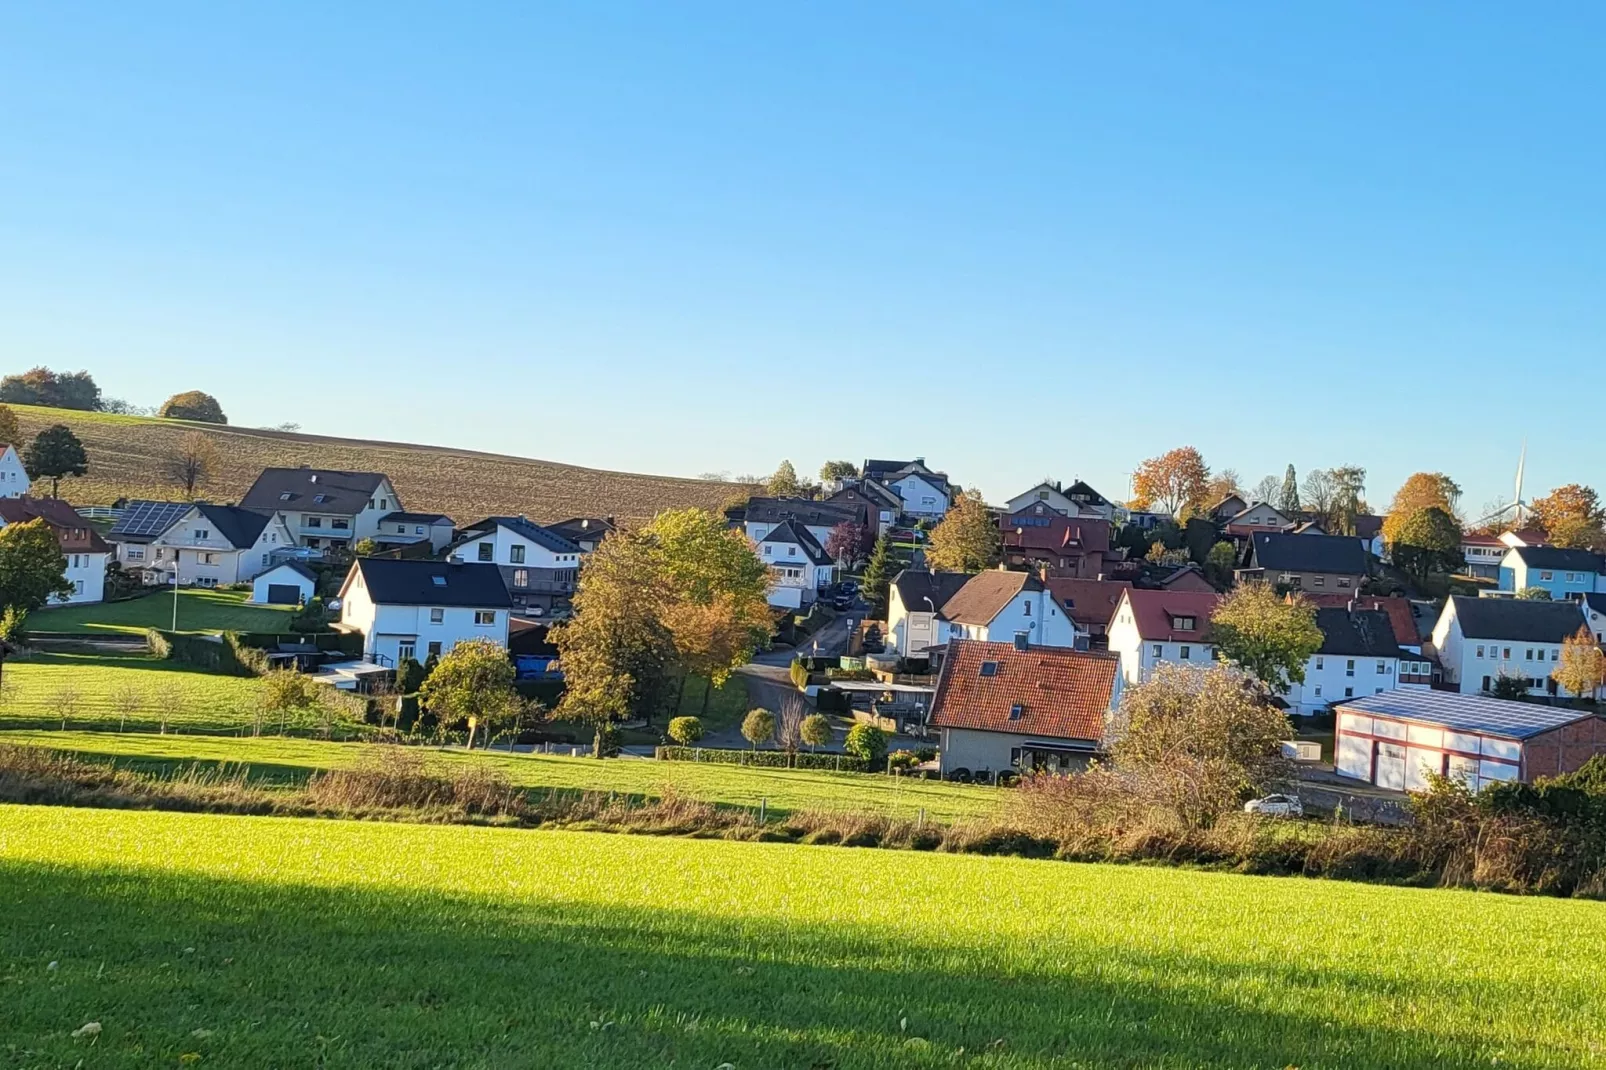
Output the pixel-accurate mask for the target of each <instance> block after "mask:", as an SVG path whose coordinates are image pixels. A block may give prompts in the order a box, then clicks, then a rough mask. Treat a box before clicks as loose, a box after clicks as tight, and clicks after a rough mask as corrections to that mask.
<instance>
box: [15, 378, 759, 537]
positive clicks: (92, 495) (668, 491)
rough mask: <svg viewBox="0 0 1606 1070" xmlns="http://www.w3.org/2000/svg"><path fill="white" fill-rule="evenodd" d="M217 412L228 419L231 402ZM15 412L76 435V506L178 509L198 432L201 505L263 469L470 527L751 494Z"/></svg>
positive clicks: (643, 478)
mask: <svg viewBox="0 0 1606 1070" xmlns="http://www.w3.org/2000/svg"><path fill="white" fill-rule="evenodd" d="M219 400H221V401H222V403H223V407H224V409H225V410H227V409H228V407H229V402H228V399H227V398H221V399H219ZM11 408H12V411H14V412H15V413H16V414H17V421H18V423H19V425H20V426H21V429H22V433H23V438H24V440H26V441H31V440H32V438H33V436H34V435H36V434H38V433H39V431H41V430H43V429H44V428H45V427H48V426H49V425H51V424H57V423H60V424H66V425H67V426H68V427H70V428H71V429H72V431H73V433H74V434H76V435H77V436H78V437H79V438H80V439H82V440H83V443H84V449H85V450H86V451H87V452H88V454H89V473H88V475H86V476H84V477H82V478H79V479H67V480H63V481H62V484H61V496H62V497H63V498H66V499H67V500H68V501H70V502H72V503H73V504H74V505H97V504H98V505H109V504H111V503H112V502H114V501H116V500H117V499H119V498H124V497H128V498H158V499H171V498H173V497H174V496H175V495H177V494H179V493H181V490H180V488H177V487H174V486H173V485H172V484H171V483H169V482H165V481H164V480H163V478H162V476H161V473H162V470H163V467H164V464H165V462H166V459H167V458H168V457H169V456H170V455H171V454H172V452H173V450H174V448H175V447H176V445H177V443H178V441H179V439H180V438H181V437H182V436H183V435H184V434H186V433H187V432H190V431H201V432H203V433H204V434H206V435H207V436H208V437H209V438H211V439H212V440H213V443H214V445H215V446H216V447H217V451H216V452H217V471H216V472H215V473H213V474H212V476H211V478H209V479H208V481H207V482H206V483H205V484H204V485H203V486H202V487H201V488H200V495H201V496H202V497H204V498H206V499H208V500H211V501H217V502H227V501H238V500H239V498H240V496H241V495H243V494H244V493H245V491H246V489H247V488H249V487H250V486H251V484H252V482H253V481H255V479H256V477H257V476H258V475H259V474H260V473H261V471H262V469H264V468H271V467H275V466H279V467H294V466H296V465H302V464H305V465H310V466H311V467H313V468H332V469H337V470H344V471H360V472H384V473H386V474H387V475H389V476H390V478H391V481H392V482H393V483H394V484H395V487H396V492H397V493H398V494H400V495H401V498H402V501H403V502H404V503H405V504H406V506H407V508H408V509H410V510H413V511H429V512H441V513H445V514H447V515H448V516H451V517H452V518H454V519H455V520H456V521H457V522H458V523H460V524H466V523H470V522H472V521H474V520H478V519H480V518H481V517H485V516H494V515H498V514H518V513H522V514H525V515H527V516H529V517H530V518H531V519H533V520H538V521H546V522H550V521H554V520H562V519H565V518H567V517H571V516H614V517H617V518H619V519H620V520H645V519H649V518H651V517H653V516H655V515H657V514H658V513H660V512H662V511H663V510H665V509H671V508H685V507H687V506H700V507H702V508H705V509H716V508H718V507H719V506H720V505H721V504H722V503H723V502H725V500H726V499H728V498H729V497H731V495H732V494H733V493H735V492H736V491H739V490H741V489H743V488H741V487H738V486H736V485H733V484H730V483H716V482H712V481H709V480H700V479H679V478H675V477H672V476H653V475H642V474H638V473H633V472H607V471H602V470H600V469H595V468H581V467H578V466H575V465H568V464H557V463H554V462H552V461H540V460H534V459H530V458H525V457H509V456H505V455H502V454H492V453H478V452H475V451H473V450H457V449H451V448H449V447H444V446H426V445H414V444H408V443H396V442H371V441H366V440H360V439H347V438H331V437H326V436H323V435H309V434H302V433H300V432H286V431H264V430H259V429H256V428H250V427H233V426H220V425H217V424H202V423H191V422H189V421H185V420H161V419H156V418H153V417H144V416H114V415H111V414H109V413H97V412H80V411H77V410H74V409H49V408H40V407H35V406H31V405H13V406H11Z"/></svg>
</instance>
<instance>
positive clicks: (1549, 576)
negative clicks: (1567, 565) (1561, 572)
mask: <svg viewBox="0 0 1606 1070" xmlns="http://www.w3.org/2000/svg"><path fill="white" fill-rule="evenodd" d="M1539 578H1540V579H1542V580H1553V579H1555V578H1556V574H1555V573H1554V572H1541V573H1540V574H1539Z"/></svg>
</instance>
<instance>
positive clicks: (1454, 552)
mask: <svg viewBox="0 0 1606 1070" xmlns="http://www.w3.org/2000/svg"><path fill="white" fill-rule="evenodd" d="M1395 515H1396V514H1394V513H1392V512H1391V513H1390V514H1389V520H1393V519H1394V517H1395ZM1387 526H1388V525H1387V523H1386V522H1385V525H1384V527H1385V529H1386V528H1387ZM1389 546H1390V549H1391V552H1392V554H1393V556H1394V563H1395V564H1397V565H1399V566H1400V567H1401V568H1403V569H1405V570H1406V571H1407V572H1409V573H1411V574H1412V575H1413V576H1415V577H1417V579H1419V580H1423V579H1426V578H1427V577H1428V575H1429V574H1430V573H1434V572H1440V573H1445V572H1453V571H1455V570H1456V569H1458V568H1460V567H1461V566H1462V565H1464V564H1465V563H1466V560H1465V558H1464V557H1463V556H1462V554H1461V525H1459V524H1457V523H1456V521H1455V518H1454V517H1453V516H1451V515H1450V513H1449V512H1448V511H1447V510H1445V509H1443V508H1442V507H1440V506H1437V505H1430V506H1427V507H1425V508H1422V507H1419V508H1417V510H1416V511H1415V512H1414V513H1412V514H1410V515H1409V516H1408V517H1406V518H1405V520H1404V521H1403V522H1402V523H1399V524H1396V525H1394V535H1393V536H1392V537H1391V538H1389Z"/></svg>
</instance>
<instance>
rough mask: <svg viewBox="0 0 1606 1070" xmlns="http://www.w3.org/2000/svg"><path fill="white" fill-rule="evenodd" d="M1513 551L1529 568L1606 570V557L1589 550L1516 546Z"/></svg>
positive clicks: (1578, 570) (1572, 570) (1563, 570)
mask: <svg viewBox="0 0 1606 1070" xmlns="http://www.w3.org/2000/svg"><path fill="white" fill-rule="evenodd" d="M1512 552H1513V553H1515V554H1516V555H1517V556H1518V557H1520V558H1522V563H1523V564H1525V565H1527V566H1528V567H1529V568H1544V569H1555V570H1560V571H1562V572H1606V559H1602V557H1601V556H1600V554H1596V553H1591V552H1590V551H1588V550H1564V549H1562V548H1561V547H1560V546H1515V547H1513V548H1512Z"/></svg>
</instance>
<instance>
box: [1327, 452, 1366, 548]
mask: <svg viewBox="0 0 1606 1070" xmlns="http://www.w3.org/2000/svg"><path fill="white" fill-rule="evenodd" d="M1328 474H1329V475H1331V476H1332V479H1333V486H1334V489H1335V500H1334V502H1333V508H1334V514H1333V527H1330V528H1328V529H1327V533H1328V534H1329V535H1353V534H1355V519H1356V517H1358V516H1360V515H1361V514H1362V513H1364V512H1366V508H1367V506H1366V469H1364V468H1360V467H1357V466H1355V465H1347V466H1345V467H1341V468H1335V469H1333V470H1332V471H1331V472H1330V473H1328ZM1334 528H1336V529H1337V530H1334Z"/></svg>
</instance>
